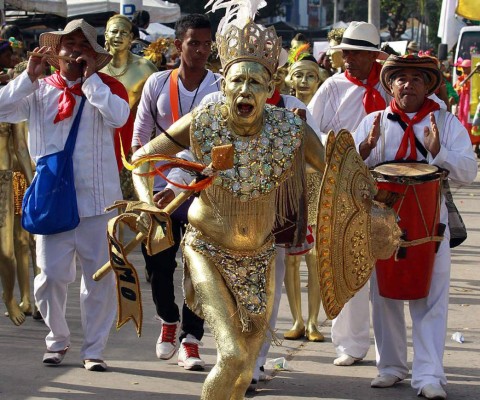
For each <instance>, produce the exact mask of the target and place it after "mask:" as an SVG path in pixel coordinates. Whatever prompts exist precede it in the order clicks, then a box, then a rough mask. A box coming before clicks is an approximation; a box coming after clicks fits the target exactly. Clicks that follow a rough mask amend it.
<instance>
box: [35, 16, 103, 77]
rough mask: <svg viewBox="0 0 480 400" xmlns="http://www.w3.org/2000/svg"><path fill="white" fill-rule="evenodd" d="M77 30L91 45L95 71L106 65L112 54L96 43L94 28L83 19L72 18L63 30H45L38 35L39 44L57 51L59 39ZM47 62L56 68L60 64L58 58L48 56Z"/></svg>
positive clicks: (58, 67)
mask: <svg viewBox="0 0 480 400" xmlns="http://www.w3.org/2000/svg"><path fill="white" fill-rule="evenodd" d="M77 30H81V31H82V33H83V35H84V36H85V38H86V39H87V40H88V42H89V43H90V45H91V46H92V48H93V50H94V51H95V53H97V54H96V57H95V59H96V64H95V71H99V70H101V69H102V68H103V67H105V65H107V64H108V63H109V62H110V60H111V58H112V55H111V54H110V53H109V52H108V51H106V50H105V49H104V48H103V47H102V46H100V45H99V44H98V43H97V31H96V29H95V28H94V27H93V26H92V25H90V24H88V23H87V22H86V21H85V20H84V19H74V20H72V21H70V22H69V23H68V24H67V25H66V26H65V29H64V30H63V31H52V32H45V33H42V34H41V35H40V46H47V47H51V48H52V49H53V50H54V51H56V52H58V49H59V45H60V41H61V40H62V37H63V36H65V35H68V34H70V33H72V32H75V31H77ZM47 60H48V63H49V64H50V65H51V66H52V67H55V68H56V69H60V65H59V63H58V58H53V57H52V58H48V57H47Z"/></svg>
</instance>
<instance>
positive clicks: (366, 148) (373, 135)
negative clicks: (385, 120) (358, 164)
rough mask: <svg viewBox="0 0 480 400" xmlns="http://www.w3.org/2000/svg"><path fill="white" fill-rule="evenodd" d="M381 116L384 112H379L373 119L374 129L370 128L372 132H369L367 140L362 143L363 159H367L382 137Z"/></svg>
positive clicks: (361, 152) (361, 154) (360, 148)
mask: <svg viewBox="0 0 480 400" xmlns="http://www.w3.org/2000/svg"><path fill="white" fill-rule="evenodd" d="M381 116H382V113H378V114H377V115H376V116H375V118H374V120H373V125H372V129H370V132H369V133H368V136H367V137H366V138H365V140H364V141H363V142H362V143H360V147H359V152H360V156H361V157H362V159H363V160H366V159H367V158H368V156H369V155H370V153H371V152H372V150H373V149H374V148H375V147H377V142H378V138H379V137H380V118H381Z"/></svg>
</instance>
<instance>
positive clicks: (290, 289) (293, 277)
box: [283, 49, 328, 342]
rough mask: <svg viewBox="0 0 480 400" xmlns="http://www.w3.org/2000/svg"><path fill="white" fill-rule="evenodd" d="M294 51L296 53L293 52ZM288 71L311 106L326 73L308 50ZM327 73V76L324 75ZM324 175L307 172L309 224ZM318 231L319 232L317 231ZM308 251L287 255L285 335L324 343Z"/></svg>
mask: <svg viewBox="0 0 480 400" xmlns="http://www.w3.org/2000/svg"><path fill="white" fill-rule="evenodd" d="M291 51H295V50H294V49H292V50H291ZM292 61H294V62H293V63H292V64H291V65H290V68H289V70H288V75H287V77H286V82H287V84H288V85H289V86H290V88H291V89H292V90H293V95H294V96H295V97H297V98H298V99H299V100H301V101H303V102H304V103H305V105H308V103H309V102H310V100H311V99H312V97H313V95H314V94H315V92H316V91H317V89H318V88H319V87H320V85H321V84H322V83H323V81H325V79H327V78H328V74H327V73H326V72H325V70H321V69H320V68H319V66H318V64H317V62H316V61H315V58H313V56H311V55H310V54H309V53H308V49H305V51H304V52H303V54H302V53H300V54H296V55H295V58H294V59H293V60H292ZM324 74H325V75H324ZM321 181H322V174H321V173H319V172H316V171H307V188H308V189H307V200H308V223H309V224H310V225H311V226H312V227H314V226H316V224H317V205H318V196H319V191H320V184H321ZM313 231H315V229H313ZM305 250H306V249H303V251H301V252H296V251H295V248H293V249H291V250H290V251H288V250H287V255H286V256H285V281H284V282H285V289H286V292H287V298H288V303H289V305H290V311H291V312H292V317H293V326H292V328H291V329H289V330H288V331H286V332H285V333H284V334H283V336H284V338H285V339H287V340H297V339H300V338H302V337H306V338H307V340H310V341H312V342H322V341H323V340H324V337H323V335H322V333H321V332H320V331H319V329H318V313H319V312H320V303H321V296H320V286H319V282H318V275H317V254H316V251H315V246H314V247H313V248H312V249H311V250H309V251H308V252H306V253H305ZM302 255H305V261H306V263H307V270H308V318H307V321H306V326H305V321H304V319H303V317H302V299H301V287H300V262H301V259H302Z"/></svg>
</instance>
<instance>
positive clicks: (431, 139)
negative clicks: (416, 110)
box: [423, 113, 440, 158]
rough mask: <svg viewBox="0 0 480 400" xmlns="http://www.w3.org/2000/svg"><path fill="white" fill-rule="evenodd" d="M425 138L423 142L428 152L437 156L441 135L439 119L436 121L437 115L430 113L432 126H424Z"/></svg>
mask: <svg viewBox="0 0 480 400" xmlns="http://www.w3.org/2000/svg"><path fill="white" fill-rule="evenodd" d="M423 133H424V135H425V139H424V142H423V144H424V145H425V148H426V149H427V150H428V152H429V153H430V154H431V155H432V157H433V158H435V157H436V156H437V154H438V152H439V151H440V135H439V134H438V127H437V121H435V115H433V113H430V128H428V126H426V127H425V128H423Z"/></svg>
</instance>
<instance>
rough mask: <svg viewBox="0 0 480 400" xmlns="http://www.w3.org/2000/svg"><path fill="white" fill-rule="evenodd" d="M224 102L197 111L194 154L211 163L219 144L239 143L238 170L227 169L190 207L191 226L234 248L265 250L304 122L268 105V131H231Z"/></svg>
mask: <svg viewBox="0 0 480 400" xmlns="http://www.w3.org/2000/svg"><path fill="white" fill-rule="evenodd" d="M220 106H221V104H209V105H207V106H205V107H204V108H202V109H199V110H197V111H196V115H194V117H193V119H192V121H193V123H192V128H191V143H192V151H193V152H194V153H195V156H196V157H197V158H198V159H199V161H200V162H203V163H204V164H206V165H208V164H210V162H211V159H210V152H211V149H212V147H213V146H216V145H224V144H233V145H234V148H235V159H234V164H235V165H234V168H233V169H230V170H227V171H222V172H220V173H219V175H218V176H217V177H216V179H215V181H214V184H213V185H212V186H211V187H209V188H207V189H206V190H204V191H203V192H202V193H201V195H200V197H199V198H198V199H196V200H195V201H194V203H193V204H192V205H191V206H190V209H189V215H188V216H189V222H190V224H191V225H192V226H194V227H195V228H197V229H198V230H200V231H202V232H205V233H206V234H208V236H209V237H210V238H212V239H213V240H214V241H216V242H217V243H220V244H222V245H223V246H225V247H226V248H229V249H234V250H254V249H258V247H259V246H262V245H263V244H264V243H265V241H266V240H267V238H268V237H269V235H270V234H271V230H272V228H273V225H274V222H275V218H276V211H277V208H276V201H277V190H278V189H279V188H280V187H281V185H282V183H283V182H284V181H285V180H286V179H287V178H289V177H290V176H291V174H292V169H293V165H294V163H295V158H296V157H297V153H298V150H299V149H300V147H301V144H302V136H303V121H302V120H301V119H300V118H299V117H297V116H296V115H295V114H293V113H292V112H290V111H287V110H284V109H280V108H276V107H270V106H266V108H265V127H264V129H263V130H262V132H261V133H259V134H258V135H256V136H253V137H241V136H237V135H235V134H234V133H233V132H230V130H229V128H228V126H227V123H226V122H225V121H224V120H223V119H222V118H221V113H220Z"/></svg>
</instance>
